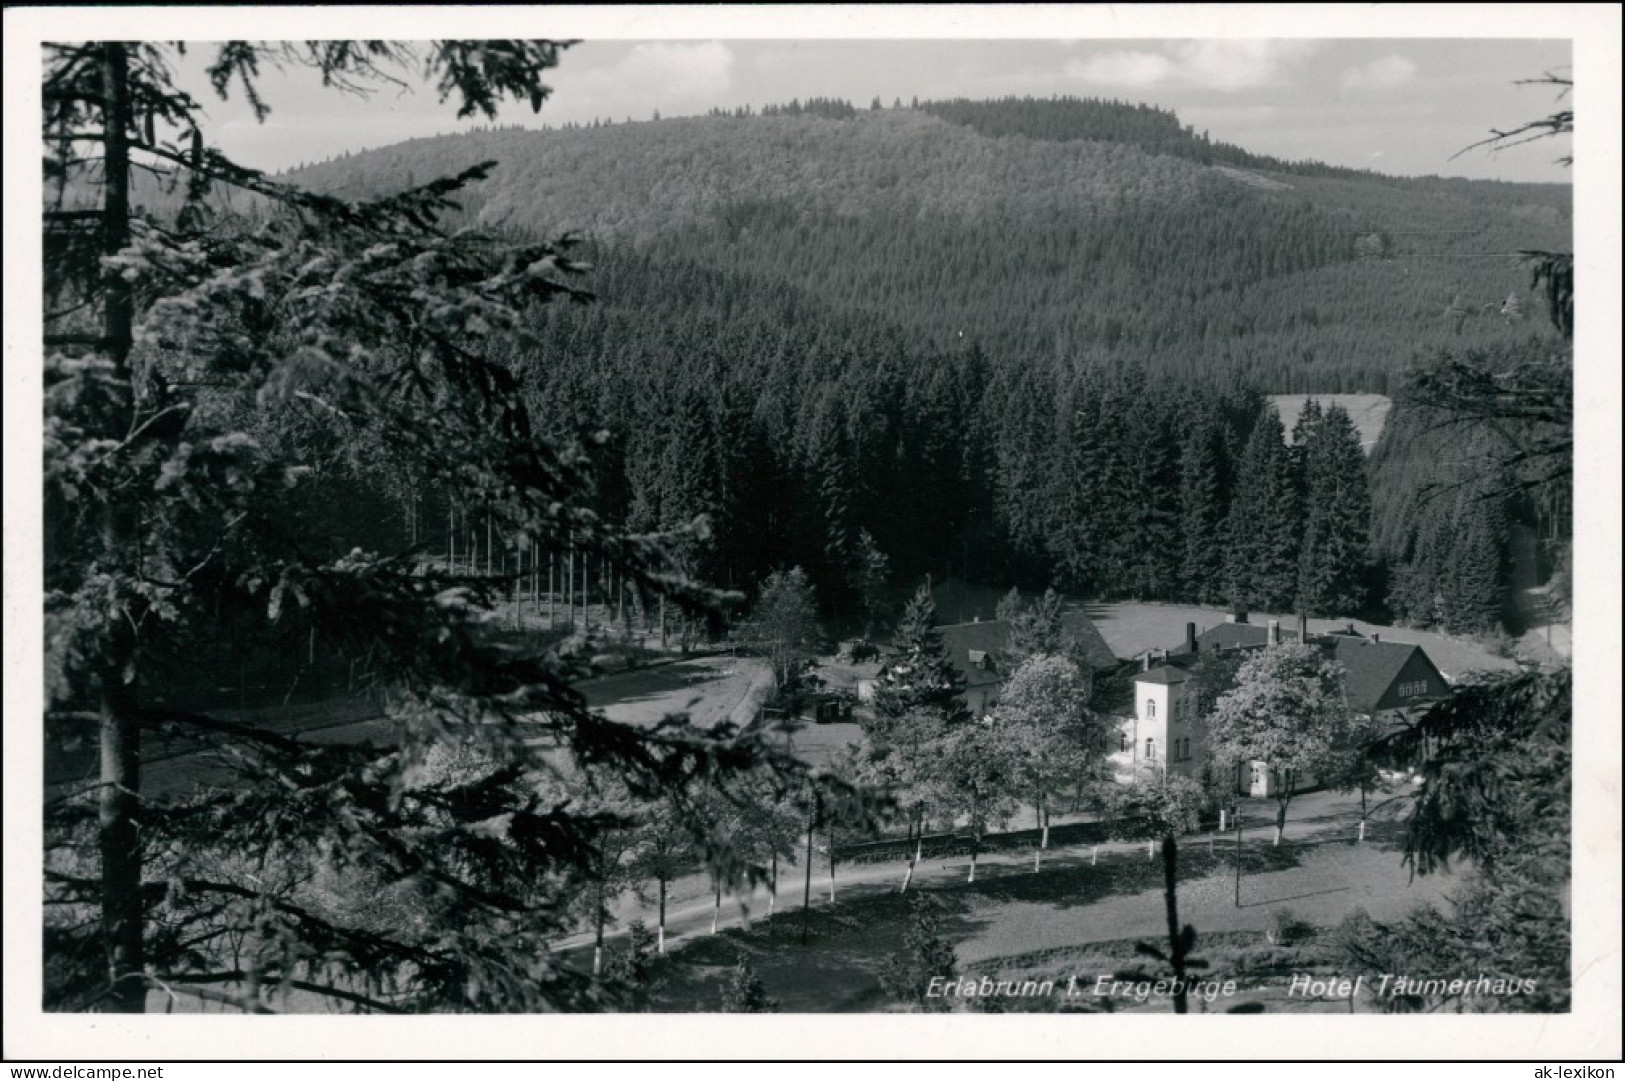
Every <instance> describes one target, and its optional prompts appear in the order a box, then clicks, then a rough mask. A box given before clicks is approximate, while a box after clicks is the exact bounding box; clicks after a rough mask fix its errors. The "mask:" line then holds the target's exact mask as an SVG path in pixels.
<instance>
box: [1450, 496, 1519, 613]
mask: <svg viewBox="0 0 1625 1081" xmlns="http://www.w3.org/2000/svg"><path fill="white" fill-rule="evenodd" d="M1498 499H1499V496H1498V493H1496V492H1494V491H1485V492H1481V493H1475V494H1471V495H1463V497H1462V498H1461V499H1460V501H1459V502H1458V505H1457V511H1456V515H1455V520H1456V522H1457V523H1458V524H1457V528H1456V530H1455V533H1454V535H1453V536H1452V538H1451V542H1450V558H1449V563H1448V569H1447V570H1446V572H1445V573H1444V574H1442V575H1441V578H1442V583H1441V585H1442V593H1443V595H1444V598H1445V610H1444V613H1443V622H1444V626H1445V629H1446V630H1448V631H1451V632H1453V633H1456V634H1480V633H1485V632H1488V631H1493V630H1495V629H1497V628H1498V627H1500V625H1501V602H1502V599H1503V598H1504V597H1505V596H1506V535H1505V525H1504V514H1503V513H1502V511H1501V508H1500V506H1499V502H1498Z"/></svg>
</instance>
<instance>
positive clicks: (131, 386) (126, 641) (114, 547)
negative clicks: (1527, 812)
mask: <svg viewBox="0 0 1625 1081" xmlns="http://www.w3.org/2000/svg"><path fill="white" fill-rule="evenodd" d="M101 74H102V95H103V98H104V99H105V100H104V102H103V117H102V119H103V124H104V129H105V130H104V132H103V136H102V139H103V154H104V157H103V163H102V170H103V181H104V190H103V202H102V213H103V218H102V228H103V234H102V251H103V253H105V254H107V255H114V254H117V253H118V252H120V251H122V250H123V249H124V248H125V247H127V246H128V244H129V242H130V146H129V126H130V100H129V54H128V52H127V51H126V46H124V45H122V44H120V43H117V42H108V43H107V44H104V45H103V46H102V62H101ZM104 303H105V308H104V310H103V313H102V337H103V339H104V340H103V347H104V348H105V349H106V351H107V355H108V358H109V359H110V360H111V361H112V363H113V368H114V371H115V372H116V378H115V380H114V385H115V386H116V387H117V393H119V394H120V396H121V401H120V402H119V405H120V407H121V412H122V414H123V415H122V416H118V417H116V418H115V419H114V420H113V425H114V432H115V433H116V434H117V435H118V436H120V437H122V436H124V435H125V434H127V433H128V432H129V431H133V430H134V429H135V409H136V401H135V380H134V376H133V373H132V372H131V370H130V346H131V342H132V340H133V337H134V329H135V303H134V299H133V297H132V295H131V290H130V285H129V283H128V282H126V281H124V280H123V278H121V277H120V276H119V275H117V274H112V275H109V276H108V278H107V283H106V295H105V300H104ZM119 429H123V430H122V431H119ZM139 513H140V508H139V506H138V505H136V504H135V503H134V502H133V501H132V497H131V495H130V494H129V493H128V492H127V491H122V490H120V491H113V492H110V493H109V494H108V497H107V502H106V503H105V504H104V505H103V507H102V520H101V540H102V552H103V555H104V558H105V559H106V560H107V562H108V564H109V565H110V566H113V567H121V568H128V567H129V566H130V561H131V559H132V557H133V555H134V553H135V551H136V529H137V520H138V518H137V516H138V514H139ZM132 618H134V613H129V612H125V611H116V612H112V613H110V615H109V621H108V637H107V644H106V646H105V650H106V652H105V653H104V655H103V658H102V664H101V672H100V676H101V702H100V713H101V726H100V742H101V794H100V800H99V808H98V827H99V842H100V849H101V859H102V875H101V887H102V932H103V935H104V936H105V942H106V948H107V969H108V980H109V983H110V993H109V995H108V999H107V1004H108V1008H109V1009H110V1010H112V1011H114V1012H117V1013H141V1012H143V1011H144V1010H145V1008H146V1001H147V991H146V983H145V977H144V971H145V965H146V949H145V933H146V927H145V919H144V913H143V910H142V903H141V838H140V833H139V831H138V830H137V827H136V818H137V816H138V814H139V812H140V803H141V729H140V726H139V722H138V721H137V719H136V702H135V691H134V687H133V685H132V683H131V682H130V679H129V677H130V675H131V672H130V671H129V670H130V668H131V665H132V664H133V663H134V660H135V653H136V640H135V632H134V630H133V629H132V628H131V625H130V620H131V619H132Z"/></svg>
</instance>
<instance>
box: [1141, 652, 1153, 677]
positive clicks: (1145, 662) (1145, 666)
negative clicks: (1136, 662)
mask: <svg viewBox="0 0 1625 1081" xmlns="http://www.w3.org/2000/svg"><path fill="white" fill-rule="evenodd" d="M1140 671H1142V672H1149V671H1151V651H1150V650H1149V649H1148V650H1146V651H1145V656H1143V657H1141V658H1140Z"/></svg>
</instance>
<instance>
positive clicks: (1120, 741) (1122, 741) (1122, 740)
mask: <svg viewBox="0 0 1625 1081" xmlns="http://www.w3.org/2000/svg"><path fill="white" fill-rule="evenodd" d="M1117 750H1118V751H1119V752H1124V751H1127V750H1128V733H1127V732H1119V733H1117Z"/></svg>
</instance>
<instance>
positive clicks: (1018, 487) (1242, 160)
mask: <svg viewBox="0 0 1625 1081" xmlns="http://www.w3.org/2000/svg"><path fill="white" fill-rule="evenodd" d="M488 160H489V161H495V162H497V163H498V166H497V168H496V169H495V170H494V171H493V172H492V174H491V178H490V179H489V180H488V181H486V182H485V183H483V184H481V185H478V186H477V188H476V189H471V191H470V192H468V193H464V194H463V195H462V196H461V198H460V202H461V210H460V211H458V212H457V217H458V218H459V219H460V220H462V221H464V222H466V223H470V224H473V223H478V224H480V225H482V226H487V227H489V226H500V227H502V228H505V229H507V230H509V231H511V232H512V233H513V234H514V235H516V236H520V237H526V236H542V235H554V234H556V233H557V232H558V231H559V230H561V229H576V230H579V231H580V233H581V234H582V235H583V237H584V238H585V244H584V246H583V248H582V249H581V250H580V253H579V254H580V255H581V257H582V258H584V259H585V260H586V261H587V262H590V263H591V264H593V266H594V267H595V272H594V273H593V275H592V277H591V281H590V287H591V289H592V290H593V291H594V292H595V293H596V294H597V296H598V298H599V299H598V301H597V302H596V303H592V304H585V305H576V306H571V307H568V308H548V309H546V310H542V309H538V311H537V312H536V314H535V319H536V320H537V329H538V331H539V332H540V334H541V340H542V342H543V345H542V347H540V348H539V349H535V350H534V351H533V352H532V353H531V354H529V355H526V356H522V357H516V358H514V359H515V360H516V362H517V364H516V367H517V368H518V369H519V370H520V371H521V372H522V373H523V378H524V380H525V384H526V390H527V393H528V394H529V395H530V396H531V398H532V401H533V403H534V405H535V411H536V414H537V415H538V416H539V417H541V418H543V422H544V423H545V424H547V425H549V426H550V427H551V429H552V434H560V435H571V434H579V435H580V436H581V438H582V439H583V441H584V442H585V443H586V444H588V445H590V446H591V447H593V452H594V454H595V456H596V459H597V463H598V464H597V469H596V477H597V498H598V501H599V504H600V510H601V511H603V512H604V513H606V514H607V515H609V516H610V518H611V519H612V520H614V521H618V522H624V523H625V524H627V525H628V526H629V527H630V528H633V529H637V530H654V529H659V528H665V527H669V526H672V525H675V524H678V523H679V522H686V521H689V520H691V519H693V518H694V517H695V516H696V515H699V514H704V515H706V516H707V517H708V518H709V520H710V530H709V533H708V536H707V539H705V540H703V541H700V542H697V543H695V544H694V545H693V547H692V551H689V552H686V553H685V554H684V555H685V559H686V561H687V562H688V564H689V566H691V567H692V569H693V570H694V571H696V572H697V573H698V574H699V575H701V576H702V577H703V578H704V579H706V580H707V581H709V582H712V583H715V584H717V585H720V586H725V587H732V588H737V589H748V588H750V587H751V586H752V584H754V583H757V582H760V581H761V580H762V579H763V578H764V577H765V576H766V575H767V574H768V573H769V572H770V571H773V570H775V569H783V568H787V567H791V566H801V567H804V568H806V569H807V571H808V573H809V575H810V576H811V578H812V581H813V583H814V585H815V587H816V589H817V594H818V597H819V599H820V603H821V605H822V606H823V608H824V610H825V614H826V615H828V616H831V617H835V618H837V619H843V618H844V619H851V618H855V617H856V615H857V614H858V612H859V609H860V607H861V601H860V593H861V589H860V587H859V584H858V583H859V580H860V578H861V577H862V575H863V573H864V568H865V567H866V566H870V565H872V563H873V557H874V553H875V549H878V551H879V552H880V553H882V554H883V555H884V557H885V560H886V565H887V566H888V567H889V569H890V572H891V575H892V578H893V581H894V583H897V584H902V583H905V582H907V581H909V580H915V579H917V578H918V576H920V575H922V574H925V573H934V574H951V575H954V576H958V577H963V578H967V579H971V580H978V581H983V582H988V583H996V584H1001V585H1007V584H1021V585H1024V586H1029V587H1042V586H1044V585H1047V584H1054V585H1055V586H1057V587H1058V588H1062V589H1064V590H1066V591H1068V592H1070V593H1073V594H1077V595H1084V596H1094V597H1136V598H1146V599H1169V600H1184V601H1193V602H1204V603H1227V604H1235V605H1238V606H1254V607H1260V608H1270V609H1272V610H1279V609H1282V608H1301V609H1303V610H1305V611H1308V612H1310V613H1313V614H1316V615H1330V616H1335V615H1354V614H1357V613H1359V614H1384V615H1391V616H1393V617H1394V618H1397V619H1400V620H1403V621H1408V622H1413V623H1416V624H1419V625H1430V626H1442V627H1445V628H1448V629H1450V630H1456V631H1464V632H1469V631H1470V632H1479V631H1490V630H1494V629H1496V628H1497V627H1498V626H1499V625H1500V624H1501V622H1502V621H1503V619H1504V618H1505V617H1506V615H1507V614H1508V612H1509V606H1508V602H1507V591H1508V589H1509V587H1510V581H1511V575H1510V571H1509V560H1510V559H1511V552H1510V549H1509V542H1508V538H1509V536H1510V532H1511V531H1512V530H1513V529H1514V528H1523V529H1528V530H1531V531H1532V532H1533V533H1534V534H1535V535H1537V536H1538V537H1539V538H1541V540H1542V543H1543V544H1544V545H1545V547H1544V548H1542V549H1541V550H1540V555H1541V556H1542V557H1543V559H1544V560H1545V561H1546V562H1552V561H1555V560H1557V559H1559V558H1560V555H1559V553H1560V551H1561V549H1562V547H1563V545H1564V542H1565V540H1566V537H1565V535H1564V531H1565V530H1566V526H1564V525H1562V521H1563V517H1564V515H1563V508H1564V506H1566V504H1565V502H1564V501H1565V500H1566V498H1567V495H1566V492H1561V491H1555V490H1553V486H1552V485H1550V484H1547V485H1544V486H1542V487H1540V488H1539V490H1530V489H1529V488H1528V487H1527V486H1522V487H1520V486H1519V485H1518V484H1516V483H1514V484H1511V485H1508V486H1497V485H1496V484H1495V483H1493V481H1494V479H1495V478H1486V477H1483V476H1481V475H1478V471H1477V470H1476V467H1475V464H1474V463H1475V461H1477V457H1476V455H1477V453H1478V451H1479V450H1483V449H1485V448H1487V447H1488V446H1489V444H1490V443H1492V442H1493V441H1494V440H1495V439H1496V438H1497V435H1496V433H1494V432H1490V431H1488V430H1480V429H1475V428H1473V427H1471V426H1468V427H1462V426H1460V425H1457V426H1453V427H1451V428H1449V429H1445V428H1442V427H1440V426H1439V424H1437V423H1435V422H1434V421H1435V420H1436V418H1433V417H1431V416H1430V414H1429V413H1428V411H1427V410H1426V409H1423V408H1421V407H1420V406H1416V407H1412V406H1409V405H1407V402H1406V394H1405V387H1406V382H1407V373H1409V372H1410V371H1412V370H1413V369H1414V368H1416V367H1417V366H1418V365H1421V364H1425V363H1428V362H1429V359H1430V358H1436V357H1437V356H1439V355H1441V354H1443V355H1450V354H1458V355H1459V354H1463V353H1466V352H1469V351H1478V352H1480V353H1483V352H1486V351H1487V352H1490V353H1496V352H1499V353H1501V354H1504V355H1506V356H1508V357H1518V356H1537V355H1541V354H1542V353H1545V352H1554V351H1557V350H1558V349H1560V348H1561V340H1560V336H1559V335H1558V334H1557V333H1556V332H1555V331H1553V330H1552V329H1551V328H1550V325H1549V320H1548V317H1547V313H1546V311H1545V310H1544V302H1543V300H1542V298H1541V297H1540V296H1539V295H1537V294H1535V293H1533V292H1531V290H1530V288H1529V286H1530V282H1529V270H1528V267H1527V266H1526V265H1525V264H1524V263H1523V262H1522V261H1521V260H1520V257H1519V253H1520V252H1522V251H1525V250H1527V249H1532V248H1543V249H1553V248H1566V247H1568V246H1570V243H1571V242H1570V229H1571V225H1570V207H1569V190H1568V188H1566V187H1564V186H1560V185H1511V184H1498V183H1486V182H1467V181H1459V180H1444V179H1439V178H1423V179H1396V178H1392V177H1385V176H1381V175H1379V174H1375V173H1366V172H1359V171H1355V170H1349V169H1340V168H1332V167H1328V166H1322V165H1318V164H1316V163H1288V162H1281V161H1277V160H1274V159H1270V158H1265V157H1261V156H1258V155H1254V154H1251V153H1248V152H1247V151H1245V150H1243V149H1241V148H1238V147H1232V146H1227V145H1225V144H1222V143H1217V142H1213V141H1212V140H1210V139H1209V138H1208V137H1207V135H1206V133H1197V132H1195V131H1193V130H1192V129H1190V128H1188V127H1185V126H1183V125H1181V123H1180V122H1179V120H1178V118H1177V117H1176V116H1175V115H1174V114H1172V113H1169V112H1166V111H1164V110H1159V109H1154V108H1149V107H1146V106H1142V105H1131V104H1127V103H1122V102H1107V101H1082V100H1076V99H1062V100H1042V101H1040V100H1032V99H1020V100H1018V99H1007V100H1004V101H996V102H968V101H947V102H914V103H912V104H910V105H907V106H905V105H903V104H902V103H900V102H899V103H896V104H894V105H893V106H892V107H882V106H881V105H880V103H879V102H878V101H877V102H875V103H873V105H871V106H869V107H867V108H857V107H854V106H853V105H852V104H851V103H848V102H842V101H832V100H825V99H813V100H810V101H806V102H800V101H797V102H791V103H788V104H783V105H774V106H768V107H765V108H763V109H762V110H761V111H760V112H759V113H758V112H754V111H752V110H749V109H743V110H738V111H736V112H733V113H726V112H721V111H719V112H717V113H715V114H714V115H712V116H709V117H703V118H694V119H681V120H676V119H668V120H660V121H643V122H629V123H620V124H606V123H595V124H593V125H590V126H569V127H567V128H565V129H563V130H549V131H529V130H520V129H512V128H508V129H504V128H492V129H487V130H484V131H480V132H476V133H472V134H467V135H460V136H446V137H439V138H433V139H420V140H415V141H412V142H408V143H403V144H400V145H397V146H393V147H389V148H386V149H382V150H378V151H373V152H368V153H362V154H354V155H347V156H345V157H343V158H341V159H338V160H334V161H328V162H324V163H320V164H316V165H311V166H307V167H304V168H302V169H300V170H298V171H297V174H296V179H297V180H298V181H299V182H300V183H301V184H305V185H311V186H314V187H316V188H318V189H321V190H326V191H330V192H333V193H335V194H342V195H344V196H346V197H357V196H362V195H372V194H382V193H386V192H390V191H394V190H398V189H399V188H401V187H404V186H406V185H409V184H412V183H416V182H421V181H422V180H424V179H425V178H429V177H434V176H440V175H445V174H450V173H453V172H456V171H457V170H459V169H463V168H466V167H468V166H470V165H472V164H474V163H477V162H482V161H488ZM148 198H149V201H150V202H151V203H153V204H154V205H157V204H161V203H162V202H163V198H162V196H159V195H155V194H151V193H149V195H148ZM234 209H235V210H236V211H237V212H238V213H240V214H243V215H245V216H247V217H250V218H252V217H253V216H255V214H256V208H255V207H254V206H253V205H252V204H251V203H250V204H245V205H240V206H238V207H236V208H234ZM1289 393H1295V394H1308V395H1311V396H1314V395H1332V394H1340V393H1376V394H1387V395H1390V396H1393V397H1394V398H1395V399H1396V401H1397V403H1398V404H1397V405H1396V408H1395V409H1394V411H1393V413H1392V414H1391V415H1390V419H1389V422H1388V424H1387V427H1386V429H1385V431H1384V434H1383V436H1382V439H1381V441H1380V443H1379V445H1378V446H1377V447H1376V449H1375V452H1374V453H1373V454H1372V455H1371V456H1370V457H1369V459H1367V457H1366V455H1365V454H1364V453H1362V451H1361V448H1360V441H1359V437H1358V435H1357V434H1356V433H1355V431H1354V427H1353V425H1352V424H1351V423H1350V421H1349V418H1348V416H1347V415H1346V414H1345V413H1344V412H1343V411H1342V410H1341V409H1340V408H1336V407H1335V406H1330V407H1326V408H1322V407H1321V406H1320V405H1319V404H1318V403H1317V404H1315V405H1312V406H1311V407H1310V408H1309V409H1307V410H1306V411H1305V413H1304V415H1303V416H1302V417H1301V418H1297V417H1288V418H1281V417H1280V416H1278V415H1277V414H1276V413H1275V411H1274V409H1273V408H1272V407H1270V406H1269V405H1268V404H1267V400H1266V396H1267V395H1270V394H1289ZM586 425H590V426H591V427H590V429H589V428H587V427H584V426H586ZM327 468H328V469H329V471H330V472H331V474H332V476H331V478H330V479H329V485H330V486H329V488H328V491H329V492H337V491H341V490H342V491H345V492H348V493H350V496H347V497H346V499H345V502H344V506H346V507H350V508H354V517H355V521H353V522H335V523H333V529H334V532H335V533H336V534H344V535H345V537H346V538H348V537H350V536H352V535H356V534H362V533H364V534H367V536H366V537H365V538H364V539H362V540H358V541H356V542H357V543H368V544H380V543H383V542H387V541H391V540H393V541H394V542H396V543H404V542H406V541H407V540H415V541H416V542H417V543H420V544H427V545H430V546H435V545H440V546H447V545H449V544H450V543H451V540H452V538H451V537H449V536H447V535H445V531H446V530H454V529H457V528H458V527H456V526H455V525H452V524H449V523H455V522H457V521H458V520H459V516H461V520H462V521H463V522H464V523H465V527H464V528H466V523H467V522H470V521H474V522H477V521H478V516H479V498H480V497H479V496H478V494H477V493H470V492H451V491H432V492H425V491H416V490H411V487H410V485H409V484H408V483H406V482H402V481H401V480H400V479H399V478H398V477H397V476H396V475H395V474H394V473H393V472H392V471H391V469H390V465H389V463H388V462H387V461H378V460H369V461H363V462H361V463H358V464H355V465H346V466H341V465H338V464H333V465H330V466H328V467H327ZM1475 476H1476V477H1477V479H1473V478H1474V477H1475ZM1507 492H1513V493H1514V494H1512V495H1508V494H1506V493H1507ZM358 493H364V494H358ZM352 497H353V498H352ZM471 515H472V517H470V516H471ZM462 543H463V544H464V545H465V551H466V550H467V547H466V546H467V545H469V544H472V545H473V546H474V551H475V553H476V554H477V552H478V547H479V545H481V544H484V543H487V542H486V541H485V539H484V538H483V537H481V536H479V535H478V531H477V529H476V530H474V531H473V533H472V534H471V536H469V537H465V538H464V540H463V542H462ZM489 543H491V544H494V545H499V546H500V545H501V544H502V543H503V542H502V540H501V538H496V539H493V540H491V541H490V542H489ZM1442 597H1449V598H1451V599H1450V600H1449V601H1448V602H1445V601H1443V600H1441V598H1442Z"/></svg>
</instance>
